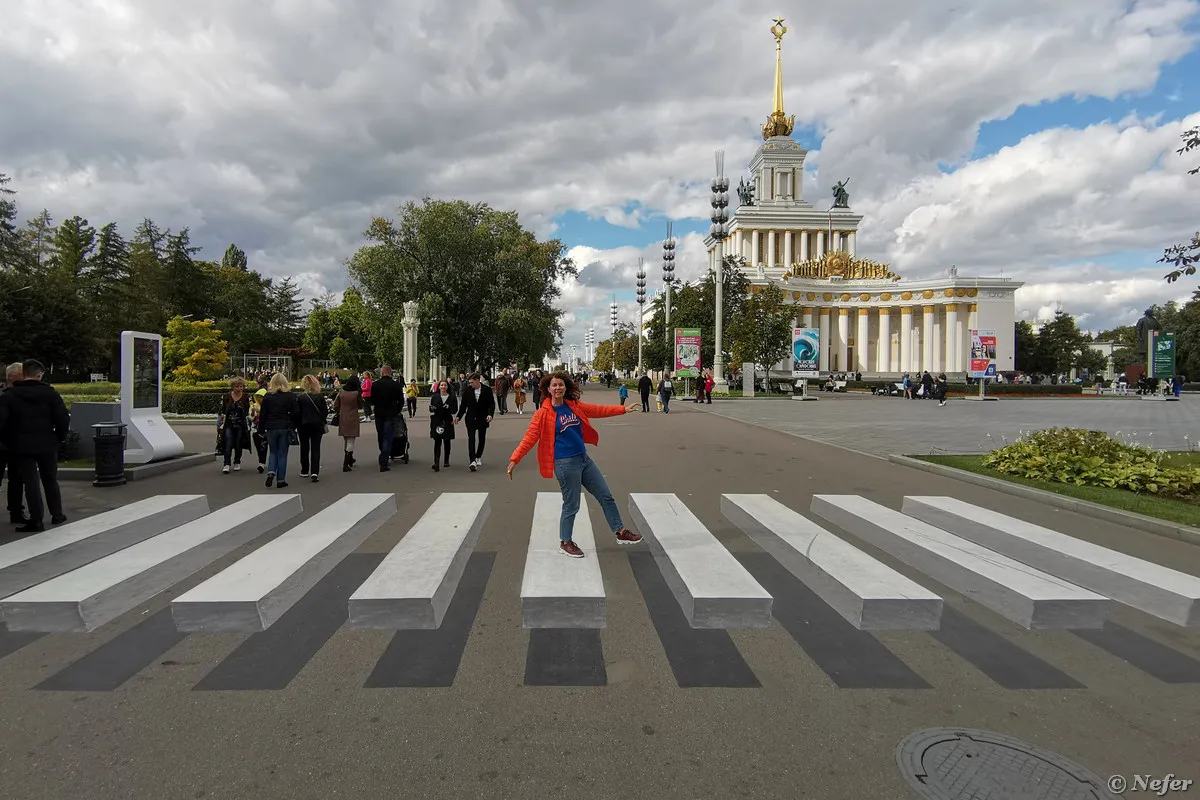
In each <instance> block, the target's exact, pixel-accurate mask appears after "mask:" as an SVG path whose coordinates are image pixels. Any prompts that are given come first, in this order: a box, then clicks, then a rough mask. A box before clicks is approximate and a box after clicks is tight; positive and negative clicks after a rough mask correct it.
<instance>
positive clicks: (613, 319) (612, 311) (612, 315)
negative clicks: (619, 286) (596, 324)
mask: <svg viewBox="0 0 1200 800" xmlns="http://www.w3.org/2000/svg"><path fill="white" fill-rule="evenodd" d="M608 322H609V324H610V325H612V338H611V339H609V345H610V349H611V350H612V369H611V370H609V372H612V373H614V374H616V371H617V298H616V295H614V296H613V301H612V302H611V303H609V304H608Z"/></svg>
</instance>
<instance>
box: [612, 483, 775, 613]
mask: <svg viewBox="0 0 1200 800" xmlns="http://www.w3.org/2000/svg"><path fill="white" fill-rule="evenodd" d="M629 512H630V514H631V515H632V516H633V518H634V519H635V520H636V521H637V524H638V529H639V530H640V531H641V533H642V536H643V537H645V538H644V541H647V542H649V543H650V549H651V551H652V552H653V553H654V557H655V560H656V561H657V562H658V566H659V569H660V570H662V573H663V577H664V578H665V579H666V581H667V585H668V586H670V587H671V591H672V592H673V593H674V594H675V598H676V599H677V600H678V601H679V605H680V606H681V607H682V608H683V613H684V615H685V616H686V617H687V620H688V622H689V623H690V624H691V625H692V627H694V628H765V627H767V626H769V625H770V624H771V602H772V600H771V595H770V593H768V592H767V590H766V589H764V588H763V587H762V586H760V585H759V583H758V581H756V580H754V577H753V576H752V575H751V574H750V573H749V572H747V571H746V568H745V567H743V566H742V565H741V564H740V563H738V560H737V559H736V558H734V557H733V554H732V553H730V552H729V551H728V550H726V549H725V547H724V546H723V545H722V544H721V543H720V542H719V541H717V539H716V537H715V536H713V535H712V534H711V533H709V531H708V529H707V528H705V527H704V524H703V523H702V522H700V520H698V519H696V515H695V514H693V513H692V512H691V511H689V510H688V508H687V506H685V505H684V504H683V503H682V502H680V500H679V498H678V497H676V496H675V495H673V494H631V495H629Z"/></svg>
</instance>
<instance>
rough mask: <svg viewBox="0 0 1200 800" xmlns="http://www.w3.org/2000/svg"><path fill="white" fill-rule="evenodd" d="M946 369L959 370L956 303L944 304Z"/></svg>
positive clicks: (950, 370) (949, 370) (948, 370)
mask: <svg viewBox="0 0 1200 800" xmlns="http://www.w3.org/2000/svg"><path fill="white" fill-rule="evenodd" d="M946 371H947V372H961V371H962V367H961V366H960V365H959V363H958V304H957V303H950V304H949V305H947V306H946Z"/></svg>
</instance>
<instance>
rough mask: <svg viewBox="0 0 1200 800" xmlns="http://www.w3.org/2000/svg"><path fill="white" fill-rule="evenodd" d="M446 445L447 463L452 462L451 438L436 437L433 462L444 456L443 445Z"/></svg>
mask: <svg viewBox="0 0 1200 800" xmlns="http://www.w3.org/2000/svg"><path fill="white" fill-rule="evenodd" d="M443 444H445V445H446V463H447V464H449V463H450V444H451V441H450V440H449V439H434V440H433V463H435V464H436V463H438V461H439V460H441V457H442V445H443Z"/></svg>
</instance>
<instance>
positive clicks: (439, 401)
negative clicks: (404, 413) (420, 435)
mask: <svg viewBox="0 0 1200 800" xmlns="http://www.w3.org/2000/svg"><path fill="white" fill-rule="evenodd" d="M457 411H458V398H457V397H455V396H454V393H453V392H451V391H450V381H447V380H445V379H442V380H440V381H438V390H437V391H436V392H434V393H433V396H432V397H430V398H429V438H430V439H433V471H434V472H440V471H441V469H442V467H441V466H440V465H439V462H442V463H444V464H445V466H447V467H448V466H450V443H451V442H453V441H454V424H455V423H454V414H455V412H457ZM443 447H445V449H446V452H445V455H444V456H443V454H442V448H443ZM443 458H444V461H443Z"/></svg>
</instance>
